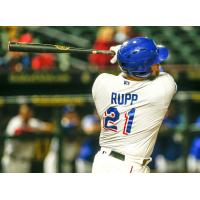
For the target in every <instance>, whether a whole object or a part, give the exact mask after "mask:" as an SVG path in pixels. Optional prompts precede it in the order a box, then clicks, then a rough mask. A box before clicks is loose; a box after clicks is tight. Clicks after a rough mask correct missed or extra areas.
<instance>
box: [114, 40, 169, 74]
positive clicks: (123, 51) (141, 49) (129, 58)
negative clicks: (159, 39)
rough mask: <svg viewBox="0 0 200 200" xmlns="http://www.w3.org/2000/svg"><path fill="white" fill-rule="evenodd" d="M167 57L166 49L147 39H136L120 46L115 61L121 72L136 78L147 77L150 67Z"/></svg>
mask: <svg viewBox="0 0 200 200" xmlns="http://www.w3.org/2000/svg"><path fill="white" fill-rule="evenodd" d="M167 57H168V49H167V48H165V47H164V46H161V45H156V43H155V42H154V41H153V40H152V39H150V38H147V37H136V38H133V39H130V40H128V41H126V42H124V43H123V44H122V46H121V47H120V49H119V50H118V52H117V60H118V63H119V65H120V68H121V70H122V71H123V72H125V73H127V74H129V75H132V76H137V77H148V76H149V75H150V74H151V66H152V65H153V64H159V63H161V62H162V61H164V60H166V59H167Z"/></svg>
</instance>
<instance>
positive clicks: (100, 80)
mask: <svg viewBox="0 0 200 200" xmlns="http://www.w3.org/2000/svg"><path fill="white" fill-rule="evenodd" d="M114 77H116V76H115V75H112V74H108V73H102V74H100V75H98V76H97V78H96V79H95V81H94V84H93V87H95V86H96V85H104V84H108V81H112V80H113V78H114Z"/></svg>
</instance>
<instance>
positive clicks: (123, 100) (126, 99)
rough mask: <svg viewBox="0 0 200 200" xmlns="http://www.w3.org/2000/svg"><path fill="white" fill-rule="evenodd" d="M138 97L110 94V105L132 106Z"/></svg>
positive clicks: (127, 94)
mask: <svg viewBox="0 0 200 200" xmlns="http://www.w3.org/2000/svg"><path fill="white" fill-rule="evenodd" d="M137 99H138V95H137V94H133V93H132V94H130V93H124V94H122V93H116V92H112V94H111V104H116V105H127V104H129V105H133V103H134V101H137Z"/></svg>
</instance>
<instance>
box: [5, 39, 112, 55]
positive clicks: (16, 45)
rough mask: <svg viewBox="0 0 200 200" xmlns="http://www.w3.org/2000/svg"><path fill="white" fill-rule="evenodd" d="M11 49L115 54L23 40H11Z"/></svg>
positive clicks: (35, 51) (9, 45)
mask: <svg viewBox="0 0 200 200" xmlns="http://www.w3.org/2000/svg"><path fill="white" fill-rule="evenodd" d="M8 50H9V51H17V52H32V53H72V52H73V53H88V54H107V55H113V56H114V55H115V52H114V51H110V50H97V49H84V48H76V47H69V46H65V45H54V44H37V43H21V42H9V43H8Z"/></svg>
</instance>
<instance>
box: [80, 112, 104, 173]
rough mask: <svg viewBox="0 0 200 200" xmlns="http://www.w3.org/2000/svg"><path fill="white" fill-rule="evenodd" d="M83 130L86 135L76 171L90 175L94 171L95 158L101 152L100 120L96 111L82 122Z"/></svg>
mask: <svg viewBox="0 0 200 200" xmlns="http://www.w3.org/2000/svg"><path fill="white" fill-rule="evenodd" d="M81 126H82V129H83V131H84V133H85V135H86V138H85V140H84V141H83V143H82V145H81V149H80V153H79V155H78V157H77V159H76V169H77V172H79V173H89V172H91V171H92V163H93V160H94V156H95V154H96V153H97V151H98V150H99V133H100V129H101V128H100V120H99V117H98V115H97V113H96V111H94V113H93V114H89V115H86V116H85V117H84V118H83V119H82V121H81Z"/></svg>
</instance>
